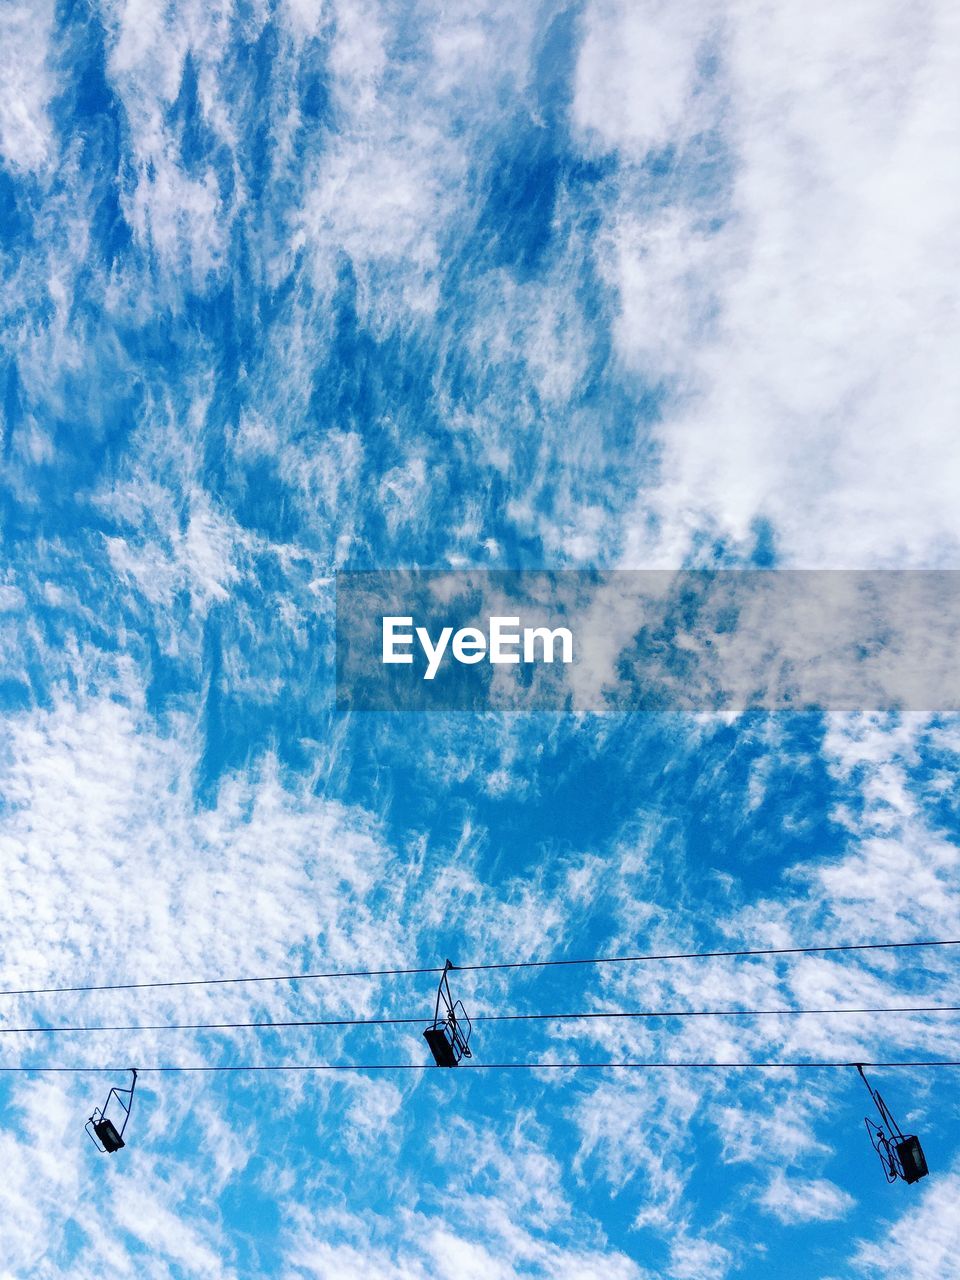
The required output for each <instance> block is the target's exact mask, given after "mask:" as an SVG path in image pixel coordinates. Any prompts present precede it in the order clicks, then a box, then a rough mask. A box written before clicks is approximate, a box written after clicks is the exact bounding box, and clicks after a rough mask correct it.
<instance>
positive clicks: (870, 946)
mask: <svg viewBox="0 0 960 1280" xmlns="http://www.w3.org/2000/svg"><path fill="white" fill-rule="evenodd" d="M957 946H960V938H933V939H923V940H919V941H915V942H847V943H833V944H830V945H823V946H815V947H754V948H745V949H740V950H730V951H672V952H650V953H647V954H641V955H623V956H587V957H581V958H576V959H552V960H501V961H492V962H487V963H482V964H457V965H450V969H451V970H454V971H456V972H458V973H469V972H480V971H487V970H494V969H544V968H551V967H555V966H560V965H589V964H634V963H642V962H653V961H661V960H712V959H734V958H739V957H746V956H790V955H819V954H827V953H831V952H841V951H850V952H852V951H893V950H904V949H908V948H919V947H957ZM443 972H444V966H443V965H429V966H425V967H420V968H398V969H337V970H330V971H329V972H323V973H276V974H258V975H254V976H251V977H231V978H176V979H168V980H165V981H160V982H109V983H87V984H83V985H79V986H70V987H22V988H19V989H10V990H0V996H42V995H68V994H77V993H81V992H93V991H143V990H156V989H158V988H166V987H213V986H226V985H231V984H237V983H244V982H306V981H316V980H319V979H335V978H392V977H400V976H405V975H413V974H427V973H440V974H442V973H443Z"/></svg>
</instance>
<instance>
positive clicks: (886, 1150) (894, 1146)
mask: <svg viewBox="0 0 960 1280" xmlns="http://www.w3.org/2000/svg"><path fill="white" fill-rule="evenodd" d="M857 1070H858V1071H859V1073H860V1079H861V1080H862V1081H863V1083H864V1084H865V1085H866V1086H867V1092H868V1093H869V1094H870V1097H871V1098H872V1099H873V1101H874V1105H875V1106H876V1108H877V1110H878V1111H879V1112H880V1119H881V1120H882V1121H883V1124H882V1125H879V1124H877V1123H876V1121H874V1120H871V1119H870V1117H869V1116H864V1118H863V1123H864V1124H865V1125H866V1126H867V1133H868V1134H869V1136H870V1141H871V1143H872V1144H873V1149H874V1151H876V1153H877V1155H878V1156H879V1157H880V1163H881V1164H882V1165H883V1173H884V1177H885V1178H886V1179H887V1181H888V1182H891V1183H892V1182H896V1181H897V1179H898V1178H902V1179H903V1181H904V1182H919V1181H920V1179H921V1178H925V1177H926V1176H927V1172H928V1170H927V1161H926V1157H925V1156H924V1154H923V1148H922V1147H921V1146H920V1139H919V1138H918V1137H917V1136H916V1134H912V1133H911V1134H905V1133H904V1132H903V1130H902V1129H901V1128H900V1126H899V1125H898V1124H897V1122H896V1120H894V1118H893V1116H892V1115H891V1114H890V1111H889V1108H888V1107H887V1104H886V1103H885V1102H884V1100H883V1099H882V1098H881V1097H880V1094H879V1093H877V1091H876V1089H874V1088H873V1087H872V1086H871V1085H870V1082H869V1081H868V1080H867V1077H866V1076H865V1075H864V1074H863V1067H862V1066H861V1065H860V1063H859V1062H858V1063H857Z"/></svg>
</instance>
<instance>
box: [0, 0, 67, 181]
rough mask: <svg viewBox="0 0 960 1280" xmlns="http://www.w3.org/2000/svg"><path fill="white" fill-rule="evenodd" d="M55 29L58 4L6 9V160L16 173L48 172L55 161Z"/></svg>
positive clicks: (2, 39)
mask: <svg viewBox="0 0 960 1280" xmlns="http://www.w3.org/2000/svg"><path fill="white" fill-rule="evenodd" d="M52 26H53V4H52V0H40V2H39V3H37V2H35V0H33V2H31V3H30V4H5V5H3V6H2V8H0V48H2V49H3V55H4V56H3V61H2V69H0V156H3V158H4V160H5V161H6V162H7V164H8V165H10V166H11V168H13V169H14V170H15V171H17V170H21V171H23V170H26V171H29V170H34V169H42V168H44V167H45V166H46V165H47V164H49V162H50V161H51V160H52V159H53V136H52V130H51V124H50V118H49V115H48V112H47V108H48V105H49V102H50V99H51V97H52V96H53V92H54V86H55V80H54V76H53V73H52V70H51V68H50V66H49V57H50V38H51V32H52Z"/></svg>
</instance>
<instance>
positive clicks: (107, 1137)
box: [93, 1116, 126, 1153]
mask: <svg viewBox="0 0 960 1280" xmlns="http://www.w3.org/2000/svg"><path fill="white" fill-rule="evenodd" d="M93 1131H94V1133H95V1134H96V1135H97V1137H98V1138H99V1139H100V1145H101V1146H102V1147H103V1149H104V1151H106V1152H107V1153H112V1152H114V1151H119V1150H120V1148H121V1147H124V1146H126V1143H125V1142H124V1140H123V1138H121V1137H120V1134H119V1133H118V1132H117V1127H116V1125H115V1124H114V1123H113V1121H112V1120H110V1119H108V1118H107V1117H106V1116H104V1117H103V1118H102V1119H100V1120H94V1122H93Z"/></svg>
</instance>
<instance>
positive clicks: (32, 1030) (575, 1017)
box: [0, 1004, 960, 1036]
mask: <svg viewBox="0 0 960 1280" xmlns="http://www.w3.org/2000/svg"><path fill="white" fill-rule="evenodd" d="M862 1013H871V1014H873V1013H960V1005H940V1004H919V1005H887V1006H877V1007H869V1008H866V1007H865V1008H833V1009H644V1010H624V1009H599V1010H590V1011H586V1012H574V1013H486V1014H482V1013H481V1014H475V1015H474V1016H473V1018H472V1021H473V1022H528V1021H530V1022H532V1021H537V1022H573V1021H580V1020H586V1019H598V1018H599V1019H603V1018H631V1019H650V1018H763V1017H800V1016H820V1015H834V1014H840V1015H843V1014H862ZM429 1021H430V1019H429V1018H425V1017H422V1016H421V1017H415V1018H408V1017H403V1018H292V1019H280V1020H273V1019H264V1020H261V1021H257V1022H153V1023H130V1024H117V1025H101V1026H65V1027H4V1026H0V1035H8V1036H9V1035H33V1034H46V1035H65V1034H75V1033H76V1034H83V1033H96V1032H101V1033H106V1032H111V1031H253V1030H263V1031H270V1030H275V1031H282V1030H289V1029H294V1028H308V1027H390V1026H415V1025H420V1024H424V1023H427V1022H429Z"/></svg>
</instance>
